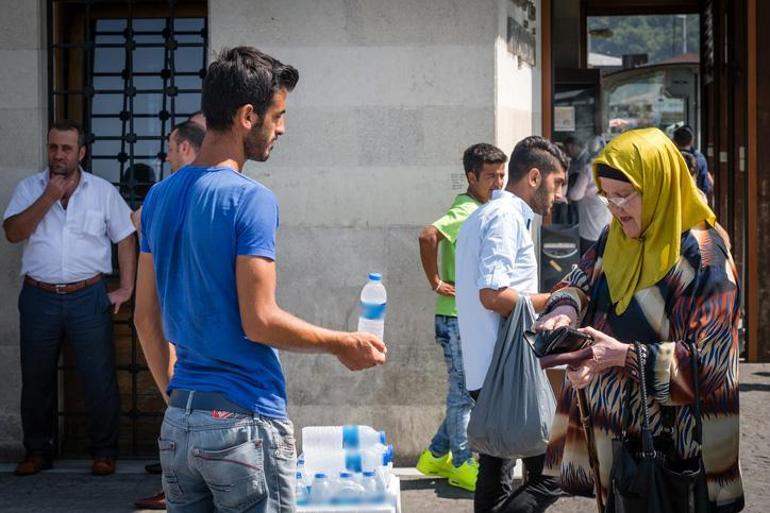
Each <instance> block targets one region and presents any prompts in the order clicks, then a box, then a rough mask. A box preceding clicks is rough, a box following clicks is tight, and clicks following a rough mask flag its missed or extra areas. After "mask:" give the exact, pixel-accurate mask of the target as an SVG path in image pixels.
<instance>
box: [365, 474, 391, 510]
mask: <svg viewBox="0 0 770 513" xmlns="http://www.w3.org/2000/svg"><path fill="white" fill-rule="evenodd" d="M361 486H362V487H363V488H364V494H363V500H362V502H363V503H365V504H379V503H382V502H385V490H384V489H382V488H381V487H380V486H379V484H378V483H377V474H376V473H375V472H370V471H364V478H363V480H362V481H361Z"/></svg>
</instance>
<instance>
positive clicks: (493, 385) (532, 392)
mask: <svg viewBox="0 0 770 513" xmlns="http://www.w3.org/2000/svg"><path fill="white" fill-rule="evenodd" d="M534 321H535V313H534V309H533V308H532V302H531V301H530V299H529V298H528V297H526V296H523V295H522V296H520V299H519V301H518V302H517V303H516V307H515V308H514V309H513V312H511V315H509V316H508V318H507V319H503V320H502V321H501V322H500V332H499V334H498V336H497V342H496V344H495V352H494V354H493V355H492V363H491V364H490V365H489V370H488V371H487V375H486V378H485V379H484V386H483V387H482V389H481V392H480V394H479V398H478V401H477V402H476V406H474V408H473V410H472V411H471V420H470V423H469V424H468V439H469V441H470V443H471V447H472V448H473V450H475V451H478V452H480V453H481V454H487V455H490V456H495V457H498V458H528V457H531V456H537V455H539V454H543V453H544V452H545V448H546V446H547V445H548V432H549V429H550V427H551V421H553V416H554V412H555V411H556V401H555V400H554V397H553V390H552V389H551V384H550V382H549V381H548V377H547V376H546V374H545V371H544V370H543V369H541V368H540V363H539V362H538V360H537V357H536V356H535V353H534V352H533V351H532V349H531V348H530V347H529V346H528V344H527V343H526V341H525V340H524V337H523V335H524V332H525V331H526V330H527V329H529V328H530V327H531V326H532V324H533V323H534Z"/></svg>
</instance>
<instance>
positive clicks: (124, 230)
mask: <svg viewBox="0 0 770 513" xmlns="http://www.w3.org/2000/svg"><path fill="white" fill-rule="evenodd" d="M108 190H109V191H110V192H109V197H108V199H107V236H108V237H109V238H110V240H111V241H112V242H120V241H122V240H123V239H125V238H126V237H128V236H129V235H131V234H132V233H134V232H135V231H136V228H134V223H132V222H131V209H130V208H128V205H127V204H126V202H125V201H124V200H123V198H121V197H120V194H118V190H117V189H115V187H112V186H110V187H108Z"/></svg>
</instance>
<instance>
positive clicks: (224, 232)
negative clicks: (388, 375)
mask: <svg viewBox="0 0 770 513" xmlns="http://www.w3.org/2000/svg"><path fill="white" fill-rule="evenodd" d="M277 228H278V203H277V201H276V198H275V195H274V194H273V193H272V192H271V191H270V190H269V189H268V188H267V187H265V186H263V185H261V184H260V183H258V182H256V181H254V180H251V179H249V178H247V177H245V176H243V175H242V174H240V173H238V172H236V171H234V170H232V169H229V168H200V167H192V166H187V167H184V168H182V169H180V170H179V171H178V172H177V173H175V174H174V175H172V176H170V177H168V178H167V179H165V180H163V181H162V182H160V183H158V184H156V185H155V186H154V187H153V188H152V189H151V190H150V192H149V194H148V195H147V198H146V199H145V202H144V207H143V209H142V242H141V250H142V252H145V253H151V254H152V259H153V262H154V264H155V276H156V283H157V288H158V298H159V300H160V307H161V312H162V316H163V329H164V332H165V335H166V337H167V338H168V340H169V341H170V342H172V343H173V344H174V345H175V346H176V355H177V362H176V366H175V367H174V375H173V377H172V379H171V382H170V383H169V387H168V389H169V391H170V390H174V389H181V390H195V391H198V392H220V393H222V394H224V395H225V396H227V398H228V399H230V400H231V401H233V402H234V403H236V404H238V405H240V406H242V407H244V408H247V409H249V410H251V411H254V412H256V413H258V414H260V415H264V416H268V417H277V418H286V382H285V380H284V376H283V370H282V369H281V362H280V360H279V358H278V351H277V350H276V349H273V348H272V347H269V346H267V345H265V344H261V343H259V342H253V341H250V340H248V339H247V338H246V335H245V334H244V332H243V328H242V326H241V316H240V311H239V309H238V293H237V289H236V282H235V262H236V258H237V257H238V255H255V256H259V257H265V258H269V259H271V260H274V259H275V232H276V230H277Z"/></svg>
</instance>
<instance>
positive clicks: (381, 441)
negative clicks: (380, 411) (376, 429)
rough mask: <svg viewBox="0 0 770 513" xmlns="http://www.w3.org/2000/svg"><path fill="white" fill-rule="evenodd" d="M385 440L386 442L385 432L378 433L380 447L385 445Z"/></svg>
mask: <svg viewBox="0 0 770 513" xmlns="http://www.w3.org/2000/svg"><path fill="white" fill-rule="evenodd" d="M385 440H386V438H385V431H380V443H381V444H382V445H385Z"/></svg>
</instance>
